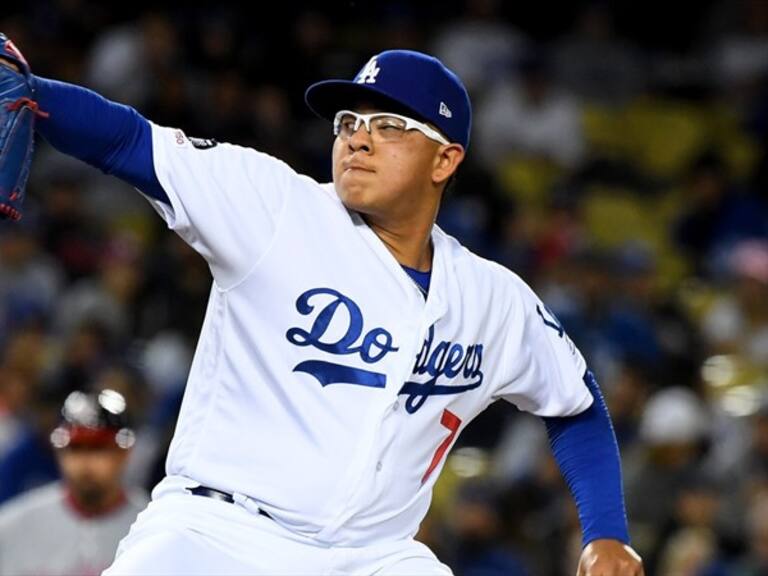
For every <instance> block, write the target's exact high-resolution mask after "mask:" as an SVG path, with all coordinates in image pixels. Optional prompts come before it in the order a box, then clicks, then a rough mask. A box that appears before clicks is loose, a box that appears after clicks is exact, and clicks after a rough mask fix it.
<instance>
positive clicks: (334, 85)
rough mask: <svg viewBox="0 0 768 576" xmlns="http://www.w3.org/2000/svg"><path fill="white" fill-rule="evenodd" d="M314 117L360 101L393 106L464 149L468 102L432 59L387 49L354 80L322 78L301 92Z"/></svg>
mask: <svg viewBox="0 0 768 576" xmlns="http://www.w3.org/2000/svg"><path fill="white" fill-rule="evenodd" d="M304 100H305V101H306V103H307V106H309V108H310V109H311V110H312V111H313V112H314V113H315V114H317V115H318V116H320V117H322V118H325V119H327V120H333V117H334V116H335V115H336V112H338V111H339V110H344V109H346V108H351V107H353V106H355V105H357V104H360V103H362V102H365V101H372V102H373V103H377V104H378V103H382V104H383V105H394V106H395V107H397V108H398V109H404V111H405V112H408V113H410V115H414V116H416V117H417V118H418V119H420V120H423V121H425V122H429V123H431V124H433V125H434V126H436V127H437V128H438V129H439V130H440V131H441V132H442V133H443V134H445V135H446V137H447V138H448V140H450V141H451V142H457V143H458V144H461V145H462V146H463V147H464V148H465V149H466V148H467V146H468V145H469V133H470V130H471V128H472V104H471V103H470V101H469V94H467V89H466V88H465V87H464V84H462V82H461V80H459V77H458V76H456V74H454V73H453V72H452V71H450V70H449V69H448V68H446V67H445V65H444V64H443V63H442V62H440V60H438V59H437V58H435V57H434V56H429V55H427V54H422V53H421V52H414V51H413V50H387V51H385V52H381V53H380V54H377V55H376V56H374V57H373V58H371V59H370V60H369V61H368V63H367V64H366V65H365V66H363V68H362V69H361V70H360V71H359V72H358V73H357V76H355V78H354V80H324V81H322V82H317V83H315V84H312V85H311V86H310V87H309V88H307V91H306V93H305V94H304Z"/></svg>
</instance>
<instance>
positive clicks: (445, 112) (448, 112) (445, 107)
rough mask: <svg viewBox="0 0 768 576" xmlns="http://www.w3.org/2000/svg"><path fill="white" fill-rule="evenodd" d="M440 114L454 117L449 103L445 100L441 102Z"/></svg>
mask: <svg viewBox="0 0 768 576" xmlns="http://www.w3.org/2000/svg"><path fill="white" fill-rule="evenodd" d="M439 114H440V116H445V117H446V118H453V113H452V112H451V109H450V108H448V105H447V104H446V103H445V102H440V112H439Z"/></svg>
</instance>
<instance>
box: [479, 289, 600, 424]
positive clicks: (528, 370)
mask: <svg viewBox="0 0 768 576" xmlns="http://www.w3.org/2000/svg"><path fill="white" fill-rule="evenodd" d="M515 283H516V284H517V290H516V291H515V297H514V299H513V305H512V306H511V308H510V311H509V315H508V318H507V341H506V348H505V350H504V352H503V354H504V357H505V358H506V369H505V370H504V372H503V374H504V376H503V379H502V385H501V386H500V388H499V389H497V390H496V391H495V393H494V399H496V398H503V399H505V400H507V401H508V402H511V403H513V404H515V405H516V406H517V407H518V408H520V409H521V410H524V411H526V412H531V413H533V414H536V415H537V416H572V415H574V414H578V413H580V412H583V411H584V410H586V409H587V408H589V406H590V405H591V404H592V400H593V399H592V394H591V393H590V392H589V389H588V388H587V386H586V384H585V383H584V374H585V372H586V370H587V366H586V362H585V361H584V357H583V356H582V355H581V352H579V350H578V348H576V346H575V345H574V343H573V341H572V340H571V339H570V338H569V337H568V334H566V332H565V330H564V329H563V328H562V326H561V324H560V322H559V321H558V320H557V318H556V317H555V316H554V314H552V313H551V312H550V311H549V310H548V309H547V307H546V306H545V305H544V304H543V303H542V302H541V300H539V298H538V297H537V296H536V294H534V292H533V291H532V290H531V289H530V288H529V287H528V286H527V285H526V284H525V283H524V282H522V281H521V280H519V279H516V282H515Z"/></svg>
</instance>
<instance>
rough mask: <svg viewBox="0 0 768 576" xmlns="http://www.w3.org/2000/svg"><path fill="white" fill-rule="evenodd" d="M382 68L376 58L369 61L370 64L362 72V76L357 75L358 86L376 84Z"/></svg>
mask: <svg viewBox="0 0 768 576" xmlns="http://www.w3.org/2000/svg"><path fill="white" fill-rule="evenodd" d="M380 71H381V68H379V66H378V64H377V62H376V56H374V57H373V58H371V59H370V60H368V64H366V65H365V67H364V68H363V69H362V70H360V74H358V75H357V83H358V84H375V83H376V76H378V74H379V72H380Z"/></svg>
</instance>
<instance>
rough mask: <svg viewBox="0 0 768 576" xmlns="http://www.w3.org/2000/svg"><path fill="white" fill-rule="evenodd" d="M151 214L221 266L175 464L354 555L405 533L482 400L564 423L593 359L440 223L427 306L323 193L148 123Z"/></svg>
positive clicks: (234, 150) (516, 284)
mask: <svg viewBox="0 0 768 576" xmlns="http://www.w3.org/2000/svg"><path fill="white" fill-rule="evenodd" d="M152 132H153V154H154V165H155V172H156V174H157V177H158V180H159V181H160V183H161V184H162V186H163V188H164V190H165V191H166V193H167V195H168V197H169V199H170V205H168V204H166V203H163V202H159V201H156V200H152V199H150V201H151V202H152V204H153V206H154V207H155V209H156V210H157V211H158V212H159V213H160V215H161V216H162V217H163V218H164V219H165V221H166V222H167V224H168V226H169V227H170V228H171V229H173V230H175V231H176V232H177V233H178V234H179V235H180V236H181V237H182V238H184V239H185V240H186V241H187V242H188V243H189V244H190V245H191V246H192V247H193V248H195V249H196V250H197V251H198V252H199V253H200V254H202V255H203V256H204V257H205V259H206V260H207V261H208V263H209V265H210V269H211V272H212V274H213V279H214V282H213V287H212V290H211V295H210V301H209V303H208V310H207V313H206V317H205V321H204V324H203V328H202V332H201V335H200V340H199V343H198V346H197V350H196V353H195V358H194V361H193V363H192V368H191V372H190V375H189V380H188V383H187V388H186V392H185V396H184V401H183V404H182V407H181V413H180V416H179V422H178V425H177V428H176V433H175V436H174V439H173V442H172V444H171V448H170V452H169V455H168V461H167V472H168V474H171V475H180V476H185V477H188V478H191V479H194V480H195V481H197V482H200V483H202V484H204V485H207V486H211V487H214V488H218V489H220V490H225V491H228V492H237V493H241V494H244V495H247V496H249V497H251V498H253V499H255V500H256V501H257V502H259V503H260V505H261V506H262V508H263V509H264V510H266V511H267V512H268V513H269V514H270V515H272V516H273V517H274V518H275V519H276V520H277V521H278V522H279V523H281V524H282V525H284V526H287V527H289V528H290V529H292V530H294V531H296V532H299V533H301V534H305V535H311V536H312V537H313V538H314V539H315V540H317V541H320V542H327V543H329V544H338V545H345V546H355V545H363V544H368V543H372V542H376V541H381V540H387V539H400V538H407V537H409V536H412V535H413V534H415V533H416V530H417V529H418V525H419V523H420V521H421V520H422V518H423V517H424V515H425V514H426V512H427V509H428V508H429V503H430V494H431V489H432V486H433V484H434V482H435V479H436V478H437V476H438V474H439V472H440V469H441V467H442V465H443V462H444V460H445V453H446V452H447V450H448V449H449V448H450V446H451V445H452V444H453V443H454V442H455V440H456V437H457V435H458V434H459V432H461V430H462V429H463V428H464V427H465V426H466V425H467V423H469V421H470V420H472V418H474V417H475V416H476V415H477V414H479V413H480V412H481V411H482V410H483V409H484V408H486V407H487V406H488V405H489V404H490V403H492V402H493V401H495V400H497V399H499V398H503V399H505V400H508V401H510V402H512V403H514V404H515V405H517V406H518V407H519V408H521V409H522V410H526V411H530V412H533V413H535V414H539V415H546V416H564V415H571V414H576V413H578V412H581V411H583V410H585V409H586V408H587V407H588V406H589V405H590V403H591V401H592V396H591V394H590V393H589V390H588V389H587V388H586V386H585V385H584V383H583V381H582V378H583V375H584V372H585V369H586V368H585V363H584V360H583V358H582V356H581V355H580V353H579V352H578V350H577V349H576V348H575V347H574V345H573V343H572V342H571V341H570V340H569V339H568V337H567V335H566V334H565V333H564V332H563V330H562V328H561V326H560V324H559V323H558V322H557V320H556V319H555V318H554V317H553V316H552V315H551V314H550V313H549V312H548V311H547V309H546V308H545V306H544V305H543V304H542V303H541V302H540V301H539V299H538V298H537V297H536V296H535V294H534V293H533V292H532V291H531V290H530V289H529V288H528V286H526V284H525V283H524V282H523V281H522V280H520V279H519V278H518V277H517V276H516V275H514V274H513V273H512V272H510V271H508V270H506V269H505V268H503V267H501V266H499V265H497V264H494V263H492V262H489V261H487V260H484V259H482V258H479V257H477V256H475V255H473V254H472V253H470V252H469V251H468V250H466V249H465V248H463V247H462V246H461V245H460V244H459V243H458V242H457V241H456V240H454V239H453V238H451V237H450V236H448V235H446V234H445V233H443V232H442V231H441V230H440V229H439V228H438V227H435V228H434V231H433V233H432V241H433V244H434V258H433V266H432V279H431V286H430V291H429V295H428V297H427V298H426V301H425V299H424V297H423V296H422V294H421V293H420V291H419V289H418V288H417V286H416V285H415V283H414V282H413V281H412V280H411V278H410V277H409V276H408V274H407V273H406V272H405V271H404V270H403V269H402V267H401V266H400V264H399V263H398V262H397V261H396V260H395V258H394V257H393V256H392V254H391V253H390V252H389V251H388V250H387V248H386V247H385V245H384V244H383V243H382V242H381V241H380V240H379V238H378V237H377V236H376V234H375V233H374V232H373V231H372V230H371V229H370V228H369V227H368V226H367V225H366V223H365V222H364V220H363V219H362V218H361V217H360V216H359V215H358V214H355V213H353V212H350V211H348V210H347V209H346V208H345V207H344V206H343V204H342V203H341V201H340V200H339V198H338V196H337V195H336V193H335V191H334V187H333V184H319V183H317V182H315V181H314V180H312V179H311V178H309V177H306V176H302V175H299V174H297V173H295V172H294V171H293V170H292V169H291V168H290V167H289V166H287V165H286V164H284V163H283V162H281V161H279V160H277V159H275V158H272V157H270V156H268V155H265V154H262V153H259V152H256V151H254V150H252V149H247V148H241V147H237V146H232V145H228V144H218V145H216V144H215V143H213V142H210V141H198V140H194V139H193V140H192V141H191V140H190V139H188V138H187V137H186V136H185V135H184V134H183V133H182V132H181V131H179V130H174V129H169V128H161V127H158V126H155V125H153V126H152Z"/></svg>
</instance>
